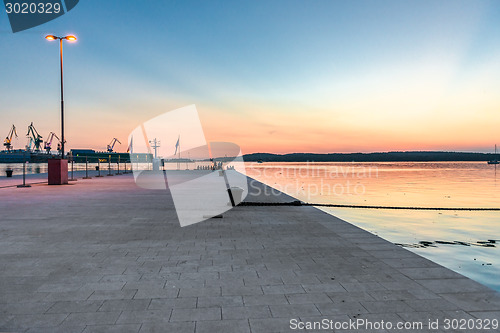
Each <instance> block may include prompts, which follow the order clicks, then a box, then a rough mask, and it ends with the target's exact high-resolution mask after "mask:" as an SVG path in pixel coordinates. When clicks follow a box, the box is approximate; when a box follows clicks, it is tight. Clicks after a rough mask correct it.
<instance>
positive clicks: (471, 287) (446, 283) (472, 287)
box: [416, 278, 490, 293]
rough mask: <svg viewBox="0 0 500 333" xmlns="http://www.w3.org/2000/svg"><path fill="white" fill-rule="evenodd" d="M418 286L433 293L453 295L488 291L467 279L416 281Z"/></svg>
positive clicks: (486, 288)
mask: <svg viewBox="0 0 500 333" xmlns="http://www.w3.org/2000/svg"><path fill="white" fill-rule="evenodd" d="M416 281H417V282H418V283H419V284H421V285H422V286H424V287H425V288H427V289H429V290H431V291H433V292H435V293H453V292H457V291H460V292H482V291H489V290H490V289H489V288H488V287H486V286H483V285H482V284H479V283H477V282H473V281H471V280H469V279H465V278H462V279H433V280H431V279H427V280H416Z"/></svg>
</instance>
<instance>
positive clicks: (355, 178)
mask: <svg viewBox="0 0 500 333" xmlns="http://www.w3.org/2000/svg"><path fill="white" fill-rule="evenodd" d="M246 166H247V173H248V175H249V176H251V177H254V178H256V179H258V180H260V181H262V182H264V183H266V184H268V185H270V186H272V187H274V188H276V189H279V190H282V191H283V192H285V193H287V194H290V195H292V196H294V197H296V198H298V199H300V200H302V201H305V202H312V203H335V204H361V205H382V206H423V207H495V208H496V207H500V168H499V170H498V173H499V175H498V178H499V179H497V170H496V167H495V166H493V165H487V164H486V163H485V162H484V163H481V162H439V163H427V162H420V163H406V162H399V163H263V164H257V163H248V164H247V165H246ZM324 210H325V211H327V212H329V213H331V214H333V215H335V216H338V217H339V218H342V219H344V220H346V221H349V222H350V223H353V224H355V225H357V226H359V227H361V228H363V229H365V230H368V231H370V232H372V233H374V234H377V235H379V236H381V237H383V238H385V239H387V240H389V241H391V242H394V243H399V244H402V245H403V246H405V247H407V248H408V249H410V250H411V251H414V252H416V253H418V254H420V255H422V256H424V257H426V258H429V259H431V260H433V261H435V262H437V263H439V264H441V265H443V266H446V267H448V268H450V269H452V270H454V271H457V272H459V273H461V274H463V275H465V276H468V277H470V278H472V279H475V280H476V281H479V282H481V283H483V284H485V285H487V286H490V287H491V288H494V289H496V290H499V291H500V249H499V247H500V212H459V211H445V212H439V211H414V210H372V209H350V208H324ZM421 242H423V243H421ZM447 242H449V243H452V244H444V243H447ZM458 242H460V243H458Z"/></svg>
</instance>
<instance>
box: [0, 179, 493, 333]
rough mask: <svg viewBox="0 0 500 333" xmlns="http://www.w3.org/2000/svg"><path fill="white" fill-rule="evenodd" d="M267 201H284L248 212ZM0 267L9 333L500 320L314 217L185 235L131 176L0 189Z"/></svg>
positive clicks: (476, 295)
mask: <svg viewBox="0 0 500 333" xmlns="http://www.w3.org/2000/svg"><path fill="white" fill-rule="evenodd" d="M252 187H253V189H254V190H255V188H257V187H259V188H261V189H263V188H264V185H261V184H257V185H255V184H254V186H252ZM271 199H272V200H290V198H289V197H287V196H285V195H282V196H280V197H278V198H276V197H274V198H266V197H263V196H262V195H261V196H258V197H256V196H254V197H251V198H248V200H254V201H265V200H271ZM0 267H1V269H0V331H8V332H26V331H27V332H51V333H57V332H64V333H71V332H120V333H126V332H175V333H177V332H191V333H193V332H197V333H203V332H207V333H217V332H238V333H239V332H242V333H244V332H253V333H258V332H288V331H290V323H291V320H292V322H294V321H293V320H296V321H297V322H298V321H302V322H304V323H311V324H312V323H313V322H318V321H321V320H323V319H327V320H332V321H333V322H332V323H337V324H338V325H339V324H340V323H348V322H349V320H351V321H356V320H361V319H364V320H367V321H369V322H372V324H373V323H377V322H380V321H381V320H384V321H385V322H386V323H387V322H390V323H391V324H393V325H394V326H395V325H397V323H398V322H404V321H407V322H422V323H423V326H424V330H414V331H415V332H417V331H418V332H424V331H431V330H427V328H426V327H427V325H428V322H429V320H431V321H433V322H434V321H435V320H439V324H440V329H441V330H442V331H445V332H451V331H453V330H444V326H443V325H444V324H445V322H444V320H445V319H446V318H448V319H453V318H456V319H473V318H487V319H499V318H500V295H499V294H498V293H496V292H494V291H492V290H490V289H488V288H487V287H484V286H482V285H480V284H479V283H476V282H474V281H472V280H470V279H467V278H465V277H463V276H461V275H459V274H457V273H454V272H452V271H450V270H448V269H446V268H443V267H441V266H439V265H437V264H435V263H433V262H431V261H429V260H427V259H424V258H422V257H419V256H418V255H416V254H413V253H412V252H409V251H407V250H405V249H402V248H399V247H397V246H395V245H393V244H391V243H389V242H387V241H385V240H383V239H381V238H379V237H377V236H374V235H372V234H370V233H368V232H366V231H363V230H361V229H359V228H357V227H355V226H353V225H351V224H349V223H346V222H344V221H342V220H339V219H337V218H335V217H332V216H330V215H328V214H326V213H324V212H322V211H319V210H317V209H315V208H313V207H293V206H281V207H280V206H266V207H264V206H262V207H237V208H236V209H233V210H231V211H229V212H227V213H225V214H224V217H223V218H222V219H212V220H210V221H207V222H202V223H198V224H195V225H192V226H188V227H184V228H181V227H180V226H179V224H178V222H177V220H176V214H175V211H174V209H173V205H172V201H171V197H170V196H169V194H168V193H167V192H165V191H154V190H144V189H139V188H137V187H136V186H135V185H134V182H133V178H132V176H131V175H122V176H116V177H104V178H94V179H91V180H79V181H78V182H77V183H74V184H73V185H68V186H62V187H61V186H47V185H35V186H33V187H32V188H27V189H17V188H7V189H0ZM294 323H295V322H294ZM332 325H333V324H332ZM351 328H352V327H351ZM386 328H387V327H386ZM297 331H300V330H295V332H297ZM323 331H332V330H331V329H328V330H323ZM353 331H356V330H353ZM357 331H366V332H368V331H372V330H364V329H362V328H360V329H359V330H357ZM373 331H377V332H384V331H386V330H384V329H379V330H373ZM387 331H392V332H396V331H398V330H394V329H393V330H387ZM399 331H404V332H408V331H411V330H399ZM432 331H433V332H434V331H436V330H432ZM470 331H471V332H472V331H478V330H470ZM492 331H494V330H488V332H492Z"/></svg>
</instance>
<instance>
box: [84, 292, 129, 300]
mask: <svg viewBox="0 0 500 333" xmlns="http://www.w3.org/2000/svg"><path fill="white" fill-rule="evenodd" d="M135 294H137V290H135V289H130V290H96V291H94V292H93V293H92V294H91V295H90V296H89V297H88V300H89V301H93V300H111V299H132V298H133V297H134V295H135Z"/></svg>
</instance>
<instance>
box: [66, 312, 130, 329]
mask: <svg viewBox="0 0 500 333" xmlns="http://www.w3.org/2000/svg"><path fill="white" fill-rule="evenodd" d="M120 313H121V312H81V313H70V314H69V316H67V317H66V319H65V320H64V322H63V323H62V324H63V325H64V326H82V325H112V324H114V323H116V320H117V319H118V317H119V316H120Z"/></svg>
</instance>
